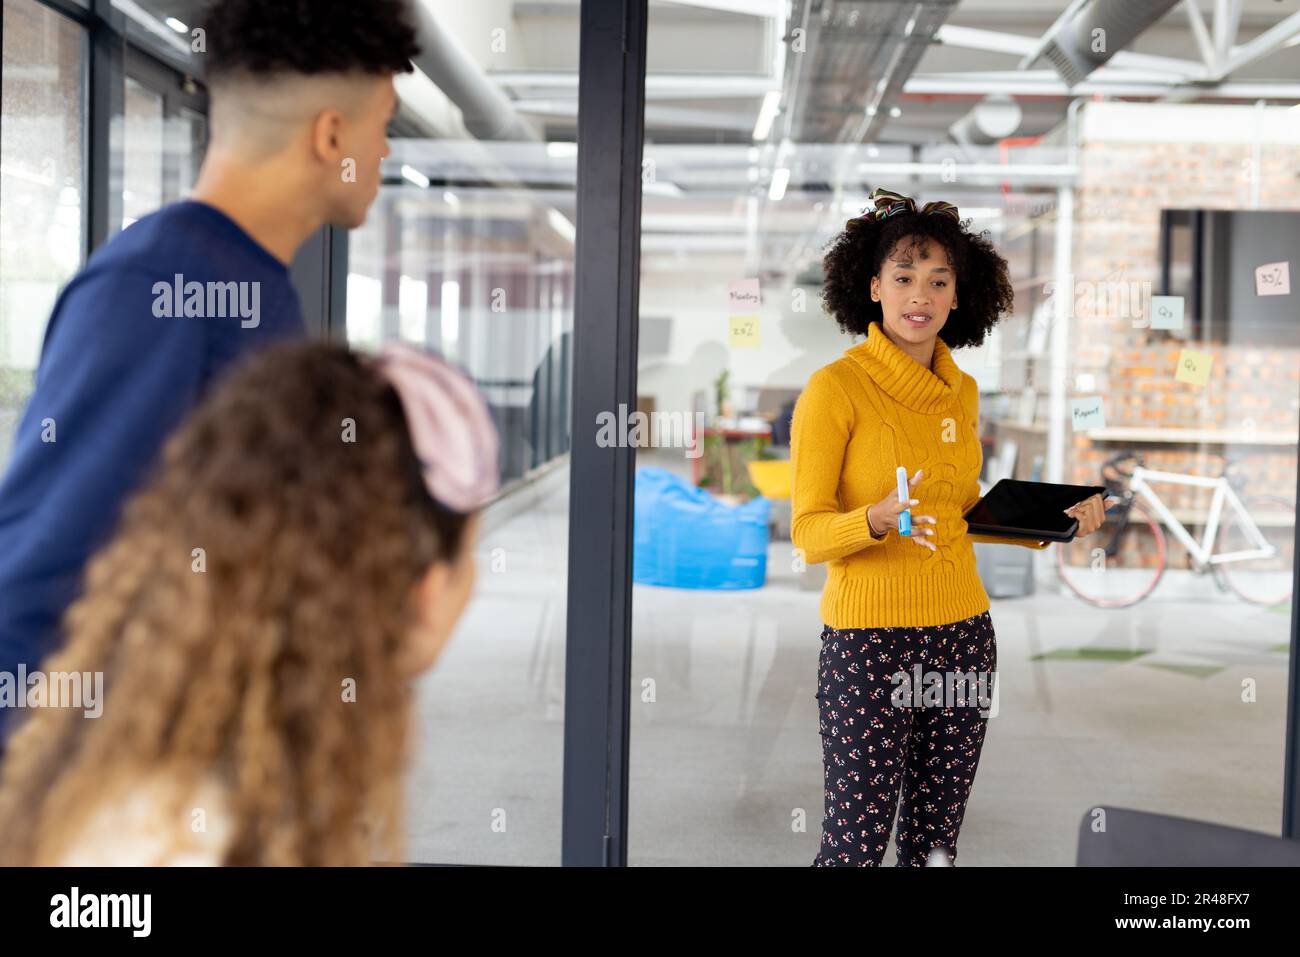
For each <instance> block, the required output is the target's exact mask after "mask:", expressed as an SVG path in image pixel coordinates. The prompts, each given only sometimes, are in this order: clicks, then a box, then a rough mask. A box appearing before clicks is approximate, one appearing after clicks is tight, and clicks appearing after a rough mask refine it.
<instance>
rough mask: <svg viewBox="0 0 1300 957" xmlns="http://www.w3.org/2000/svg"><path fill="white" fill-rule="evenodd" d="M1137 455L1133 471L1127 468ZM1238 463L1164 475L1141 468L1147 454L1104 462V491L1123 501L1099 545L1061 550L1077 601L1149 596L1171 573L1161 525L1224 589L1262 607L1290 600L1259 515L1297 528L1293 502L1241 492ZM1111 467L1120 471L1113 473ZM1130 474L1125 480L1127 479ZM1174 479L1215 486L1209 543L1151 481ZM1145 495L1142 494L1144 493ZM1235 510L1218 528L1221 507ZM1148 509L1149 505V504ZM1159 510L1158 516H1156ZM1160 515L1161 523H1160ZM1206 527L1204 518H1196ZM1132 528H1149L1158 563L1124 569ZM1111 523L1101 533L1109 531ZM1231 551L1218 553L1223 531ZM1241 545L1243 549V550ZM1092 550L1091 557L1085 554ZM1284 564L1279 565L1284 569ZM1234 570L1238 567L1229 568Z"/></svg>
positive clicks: (1059, 565) (1121, 604) (1111, 604)
mask: <svg viewBox="0 0 1300 957" xmlns="http://www.w3.org/2000/svg"><path fill="white" fill-rule="evenodd" d="M1130 460H1132V461H1133V462H1134V465H1133V467H1132V469H1131V470H1130V471H1127V472H1126V471H1124V470H1123V468H1122V467H1121V466H1122V465H1123V464H1124V463H1126V462H1129V461H1130ZM1233 468H1234V465H1233V463H1225V465H1224V468H1223V471H1222V472H1221V473H1220V474H1219V475H1218V476H1215V477H1209V476H1203V475H1179V474H1177V473H1174V472H1159V471H1154V470H1152V469H1148V468H1146V467H1145V466H1144V465H1143V459H1142V456H1140V455H1137V454H1135V453H1122V454H1120V455H1117V456H1115V457H1114V458H1112V459H1110V460H1108V461H1107V462H1106V463H1105V464H1104V465H1102V467H1101V475H1102V482H1103V483H1104V484H1105V486H1106V493H1105V495H1103V498H1105V497H1106V496H1107V495H1114V496H1116V497H1118V498H1119V499H1120V502H1119V504H1117V505H1113V506H1111V508H1109V509H1108V510H1107V511H1106V519H1105V521H1106V523H1109V522H1110V520H1111V517H1112V515H1113V516H1114V519H1115V521H1114V526H1113V528H1112V530H1111V532H1110V536H1109V540H1107V541H1105V544H1099V543H1098V541H1097V540H1096V539H1094V537H1093V536H1089V537H1088V538H1087V539H1075V540H1074V541H1071V542H1064V543H1061V544H1060V545H1058V546H1057V549H1056V571H1057V575H1058V576H1059V577H1060V579H1061V581H1062V582H1063V583H1064V584H1065V586H1066V587H1067V588H1069V589H1070V591H1072V592H1074V594H1075V595H1077V596H1078V597H1079V598H1081V599H1083V600H1084V601H1086V602H1088V603H1089V604H1091V605H1095V606H1097V607H1099V608H1126V607H1128V606H1130V605H1135V604H1137V603H1138V602H1140V601H1142V599H1144V598H1146V597H1147V596H1148V595H1150V594H1151V593H1152V592H1153V591H1154V590H1155V588H1156V585H1158V584H1159V583H1160V579H1161V577H1162V576H1163V575H1164V573H1165V567H1166V563H1167V554H1168V548H1167V544H1166V539H1165V533H1164V530H1163V528H1162V527H1161V522H1163V523H1164V524H1165V525H1168V526H1169V530H1170V531H1171V532H1172V533H1173V535H1174V537H1175V538H1176V539H1177V540H1178V541H1179V542H1180V543H1182V545H1183V547H1184V548H1186V549H1187V553H1188V563H1189V566H1190V568H1191V570H1192V571H1193V572H1195V573H1196V574H1197V575H1203V574H1205V573H1207V572H1209V573H1210V575H1211V577H1212V578H1213V579H1214V582H1215V584H1216V585H1217V586H1218V588H1219V590H1220V591H1221V592H1227V591H1229V590H1230V591H1232V592H1233V593H1234V594H1236V595H1237V596H1238V597H1239V598H1241V599H1242V600H1243V601H1247V602H1251V603H1252V604H1258V605H1269V606H1272V605H1280V604H1283V603H1289V602H1290V600H1291V576H1292V570H1291V569H1290V568H1288V567H1286V564H1285V562H1284V561H1283V560H1281V559H1280V558H1279V557H1278V556H1279V551H1278V549H1277V548H1276V547H1275V546H1274V545H1272V544H1270V543H1269V542H1268V540H1267V539H1266V538H1265V537H1264V534H1263V532H1261V531H1260V527H1259V525H1258V524H1257V523H1256V521H1255V518H1254V516H1256V515H1261V516H1262V515H1263V514H1265V513H1267V514H1268V521H1267V522H1266V523H1265V524H1266V526H1271V527H1286V528H1292V529H1293V528H1294V527H1295V504H1294V503H1292V502H1288V501H1286V500H1284V499H1282V498H1279V497H1277V496H1269V495H1255V496H1249V497H1244V499H1243V496H1242V495H1240V494H1238V493H1239V491H1240V486H1241V484H1242V479H1241V477H1240V476H1237V475H1235V474H1233V472H1232V470H1233ZM1108 469H1109V470H1111V471H1112V472H1113V473H1114V474H1113V475H1111V474H1108ZM1125 479H1127V480H1128V482H1127V485H1125V484H1124V481H1123V480H1125ZM1149 480H1150V481H1158V482H1173V483H1176V484H1180V485H1197V486H1201V487H1204V488H1212V489H1213V490H1214V497H1213V499H1212V501H1211V502H1210V508H1209V516H1208V518H1207V519H1206V521H1205V522H1204V525H1205V532H1204V536H1203V540H1202V541H1200V542H1197V541H1196V539H1194V538H1193V537H1192V535H1191V533H1189V532H1188V531H1187V528H1186V527H1185V526H1184V525H1183V523H1182V522H1180V521H1179V520H1178V518H1177V517H1176V516H1175V515H1174V514H1173V512H1172V511H1170V510H1169V508H1168V506H1166V505H1165V503H1164V502H1163V501H1161V499H1160V496H1159V495H1158V494H1157V493H1156V491H1155V490H1154V489H1152V488H1151V486H1150V485H1149V484H1148V481H1149ZM1139 496H1140V497H1139ZM1225 502H1227V503H1228V505H1229V506H1230V509H1231V510H1230V512H1229V515H1228V517H1227V520H1226V521H1225V522H1224V524H1223V525H1222V526H1220V521H1219V520H1220V517H1221V513H1222V511H1223V505H1224V503H1225ZM1148 506H1149V507H1148ZM1153 511H1154V513H1155V517H1153V516H1152V512H1153ZM1157 518H1159V520H1160V521H1157ZM1193 524H1201V523H1193ZM1134 527H1140V528H1146V529H1147V530H1148V531H1149V532H1150V534H1151V537H1152V539H1153V540H1154V542H1155V548H1156V563H1155V567H1154V568H1148V567H1145V566H1134V567H1125V565H1124V564H1123V562H1124V558H1123V553H1122V552H1121V546H1122V544H1123V540H1124V538H1125V536H1126V535H1127V534H1128V533H1130V532H1131V531H1132V530H1133V528H1134ZM1105 528H1106V525H1105V524H1103V525H1102V528H1101V529H1100V530H1099V531H1098V533H1097V534H1098V535H1104V534H1105ZM1221 531H1222V532H1223V538H1224V541H1225V542H1226V543H1227V544H1228V545H1229V546H1230V547H1229V548H1228V549H1226V550H1224V551H1221V552H1219V553H1217V554H1216V553H1215V551H1214V549H1215V545H1216V544H1218V540H1219V535H1220V532H1221ZM1238 546H1244V547H1241V548H1239V547H1238ZM1084 553H1086V557H1085V556H1084ZM1279 566H1280V567H1279ZM1229 567H1232V568H1233V569H1234V570H1233V571H1232V572H1231V573H1229Z"/></svg>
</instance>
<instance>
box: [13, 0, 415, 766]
mask: <svg viewBox="0 0 1300 957" xmlns="http://www.w3.org/2000/svg"><path fill="white" fill-rule="evenodd" d="M302 6H303V5H302V4H301V3H297V2H293V0H221V2H218V3H216V4H215V5H214V6H213V7H212V8H211V9H210V10H209V12H208V14H207V17H206V20H205V22H204V23H203V24H202V27H203V29H204V31H205V39H206V47H207V54H206V56H207V63H206V66H207V77H206V79H207V83H208V87H209V92H210V101H211V115H210V117H209V127H210V130H211V143H210V145H209V148H208V153H207V156H206V158H205V160H204V164H203V168H202V170H201V171H200V173H199V179H198V182H197V184H196V185H195V188H194V192H193V195H192V198H191V199H190V200H188V201H186V202H181V203H176V204H174V205H172V206H168V207H166V208H164V209H162V210H160V211H159V212H157V213H154V214H152V215H150V216H147V217H145V218H143V219H141V220H140V221H139V222H137V223H135V224H133V225H132V226H130V227H128V228H127V229H126V230H125V231H123V232H122V233H121V234H120V235H118V236H116V237H115V238H114V239H113V240H112V241H110V242H108V243H106V244H105V245H104V246H103V247H101V248H100V249H99V250H98V251H96V253H95V254H94V255H93V256H92V257H91V258H90V261H89V262H88V263H87V264H86V267H85V269H83V270H82V271H81V273H80V274H78V275H77V276H76V277H75V278H74V279H73V280H72V281H71V282H70V283H69V284H68V285H67V287H66V288H65V289H64V290H63V292H62V293H61V295H60V296H59V298H58V301H57V302H56V303H55V306H54V311H53V313H52V315H51V317H50V321H49V325H48V327H47V330H46V334H45V343H44V347H43V350H42V353H41V361H40V365H39V367H38V369H37V371H36V386H35V391H34V393H33V395H32V397H31V400H30V402H29V403H28V405H27V408H26V410H25V412H24V415H23V418H22V420H21V422H20V423H19V426H18V431H17V434H16V436H15V440H14V451H13V458H12V461H11V462H10V465H9V469H8V471H7V473H6V474H5V476H4V478H3V481H2V482H0V673H4V672H8V674H9V675H10V676H11V677H10V679H9V680H10V682H14V681H16V680H17V678H16V676H17V675H19V674H20V673H21V672H22V671H26V672H29V673H30V672H35V671H36V670H37V669H38V668H39V665H40V662H41V660H42V659H43V658H44V657H45V656H46V655H47V654H48V653H49V652H51V651H53V650H55V649H56V648H57V647H58V644H59V641H60V634H59V620H60V617H61V615H62V614H63V612H64V611H65V610H66V608H67V606H68V605H69V604H70V603H71V602H72V601H73V599H75V597H76V596H77V593H78V590H79V588H80V584H81V579H82V573H83V571H84V567H85V564H86V561H87V559H88V558H89V557H90V555H91V553H92V552H94V551H95V550H96V549H97V548H98V547H99V546H100V545H102V544H103V543H104V542H105V541H106V540H107V539H108V538H109V536H110V535H111V534H112V532H113V530H114V527H115V525H116V523H117V520H118V518H119V516H120V513H121V508H122V506H123V504H124V502H125V499H126V498H127V497H128V496H129V495H130V494H131V493H132V492H133V491H134V490H135V489H136V488H137V487H138V486H139V485H140V484H141V483H142V481H143V480H144V479H145V478H146V477H147V476H148V474H149V470H150V467H151V466H152V465H153V464H154V462H155V461H156V460H157V458H158V455H159V452H160V450H161V447H162V444H163V442H164V440H165V439H166V437H167V435H168V433H169V432H170V431H171V430H172V429H173V427H174V426H176V425H177V423H178V422H179V421H180V420H181V419H182V418H183V417H184V415H185V413H186V412H187V411H188V410H189V409H190V408H191V407H192V406H193V405H194V404H195V403H196V402H197V401H198V400H199V399H200V398H201V397H202V396H203V395H204V393H205V392H206V391H207V390H208V388H209V387H210V386H211V384H212V382H213V380H214V379H215V378H216V377H217V376H218V375H220V374H221V372H222V371H223V369H225V368H226V367H228V366H229V365H230V364H231V363H232V362H233V361H234V360H236V359H237V358H239V357H240V356H241V355H243V354H245V353H248V352H250V351H252V350H256V349H260V348H262V347H264V346H266V345H268V344H270V343H272V342H276V341H279V340H281V339H284V338H286V337H293V336H300V335H302V334H303V321H302V316H301V311H300V306H299V302H298V297H297V295H296V294H295V292H294V290H293V287H292V286H291V285H290V282H289V270H288V264H289V263H290V262H291V261H292V260H293V257H294V255H295V254H296V252H297V250H298V248H299V247H300V246H301V245H302V243H303V242H304V241H305V240H306V239H307V238H308V237H309V236H311V234H312V233H314V232H315V231H316V230H317V229H319V228H320V227H321V226H322V225H324V224H327V223H328V224H334V225H338V226H344V227H349V228H351V227H355V226H359V225H361V223H362V222H363V221H364V220H365V218H366V212H367V210H368V209H369V207H370V204H371V203H372V202H373V201H374V199H375V196H376V195H377V193H378V191H379V185H380V176H379V167H380V163H381V161H382V160H383V158H384V157H385V156H387V155H388V152H389V147H388V140H387V132H386V131H387V126H388V123H389V121H390V119H391V118H392V115H393V113H394V111H395V109H396V106H397V97H396V92H395V88H394V83H393V80H394V77H395V76H396V75H397V74H399V73H406V72H410V71H411V69H412V66H411V58H412V57H414V56H415V55H416V54H417V53H418V52H419V51H418V47H417V45H416V39H415V32H414V29H413V28H412V26H411V24H410V22H409V20H408V19H407V17H408V13H409V12H408V11H407V9H406V7H405V4H404V2H403V0H371V2H368V3H365V4H358V3H355V2H354V0H313V2H312V4H311V5H310V15H309V16H303V15H302ZM182 558H185V557H184V556H182ZM185 560H188V558H185ZM4 705H5V702H0V742H2V741H3V736H4V729H5V727H6V725H10V724H11V722H9V721H8V720H6V719H7V718H8V717H10V716H11V715H9V714H7V711H8V709H7V708H6V707H5V706H4Z"/></svg>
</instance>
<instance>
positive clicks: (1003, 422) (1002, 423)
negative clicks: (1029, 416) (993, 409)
mask: <svg viewBox="0 0 1300 957" xmlns="http://www.w3.org/2000/svg"><path fill="white" fill-rule="evenodd" d="M990 421H991V422H992V423H993V424H994V425H996V426H997V427H998V428H999V429H1008V430H1011V431H1015V432H1029V433H1030V434H1032V435H1046V434H1047V426H1046V425H1041V424H1035V425H1023V424H1021V423H1019V422H1017V421H1015V420H1014V419H991V420H990Z"/></svg>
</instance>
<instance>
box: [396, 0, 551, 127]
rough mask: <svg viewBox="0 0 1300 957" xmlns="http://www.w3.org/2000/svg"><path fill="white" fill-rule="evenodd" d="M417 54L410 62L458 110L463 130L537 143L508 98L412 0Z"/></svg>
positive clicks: (420, 0)
mask: <svg viewBox="0 0 1300 957" xmlns="http://www.w3.org/2000/svg"><path fill="white" fill-rule="evenodd" d="M411 8H412V10H413V12H414V14H415V26H416V34H417V42H418V43H419V44H420V53H419V55H418V56H416V57H415V60H414V61H413V62H414V63H415V65H416V66H418V67H419V68H420V69H421V71H423V72H424V74H425V75H426V76H427V77H428V78H429V79H430V80H432V81H433V83H434V85H435V86H436V87H438V89H440V90H442V92H443V93H445V94H446V95H447V98H448V99H449V100H451V101H452V102H453V103H455V104H456V106H457V107H458V108H459V109H460V112H461V118H462V120H463V122H464V124H465V129H466V130H468V131H469V133H470V135H471V136H473V137H475V138H476V139H480V140H508V141H514V142H520V143H528V142H538V141H539V139H540V138H539V137H538V135H537V134H536V133H535V132H533V129H532V127H530V126H529V125H528V124H527V123H525V122H524V120H523V118H522V117H521V116H520V115H519V114H518V113H517V112H515V108H514V106H512V105H511V103H510V99H509V97H507V96H506V95H505V94H504V93H502V92H501V89H500V87H498V86H497V85H496V84H495V83H493V82H492V81H491V80H490V79H488V76H487V74H485V73H484V72H483V71H482V70H481V69H480V68H479V66H478V64H477V63H475V62H474V61H473V60H472V59H471V58H470V56H469V54H468V53H466V52H465V50H464V49H463V48H462V47H461V45H460V44H459V43H457V42H456V40H455V39H454V38H453V37H452V36H451V35H450V34H448V33H447V31H446V30H444V29H443V28H442V27H440V26H439V25H438V21H437V20H435V19H434V17H433V13H432V11H430V9H429V7H428V4H427V3H425V2H424V0H412V2H411Z"/></svg>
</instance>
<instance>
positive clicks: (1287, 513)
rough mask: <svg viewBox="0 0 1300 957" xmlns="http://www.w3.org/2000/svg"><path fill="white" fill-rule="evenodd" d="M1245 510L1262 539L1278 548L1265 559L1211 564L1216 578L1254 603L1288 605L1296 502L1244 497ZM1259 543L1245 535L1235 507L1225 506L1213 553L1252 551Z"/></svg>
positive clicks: (1242, 501)
mask: <svg viewBox="0 0 1300 957" xmlns="http://www.w3.org/2000/svg"><path fill="white" fill-rule="evenodd" d="M1241 503H1242V505H1244V506H1245V507H1246V512H1247V513H1248V514H1249V515H1250V517H1251V519H1252V520H1254V521H1255V522H1256V523H1257V525H1258V526H1259V531H1260V533H1261V534H1262V535H1263V536H1264V539H1265V541H1267V542H1268V543H1269V544H1270V545H1272V546H1273V547H1274V548H1275V549H1277V551H1276V552H1275V553H1274V554H1273V555H1271V556H1269V557H1267V558H1248V559H1245V560H1243V561H1239V562H1221V563H1217V564H1215V565H1212V566H1211V567H1212V568H1213V569H1214V573H1215V575H1217V576H1218V578H1219V580H1220V581H1221V582H1223V583H1224V584H1225V585H1227V586H1228V587H1229V588H1231V589H1232V590H1233V591H1234V592H1236V594H1237V596H1238V597H1239V598H1241V599H1242V600H1243V601H1248V602H1250V603H1251V604H1254V605H1266V606H1272V605H1289V604H1291V575H1292V569H1291V564H1292V563H1291V560H1290V559H1289V557H1288V556H1289V554H1290V552H1291V549H1290V548H1288V547H1287V545H1288V544H1289V543H1290V542H1292V541H1294V536H1295V505H1294V504H1293V503H1292V502H1288V501H1286V500H1285V499H1281V498H1276V497H1274V496H1270V495H1256V496H1252V497H1250V498H1243V499H1242V500H1241ZM1257 547H1258V546H1257V545H1256V543H1255V542H1253V541H1252V540H1251V539H1250V537H1249V536H1248V535H1247V534H1246V529H1245V528H1243V527H1242V523H1241V519H1240V518H1239V517H1238V516H1237V512H1236V510H1235V509H1231V508H1229V509H1225V510H1224V513H1223V524H1222V525H1221V526H1220V527H1219V533H1218V535H1217V536H1216V537H1215V543H1214V553H1213V554H1215V555H1227V554H1231V553H1232V552H1245V551H1254V550H1255V549H1256V548H1257Z"/></svg>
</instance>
